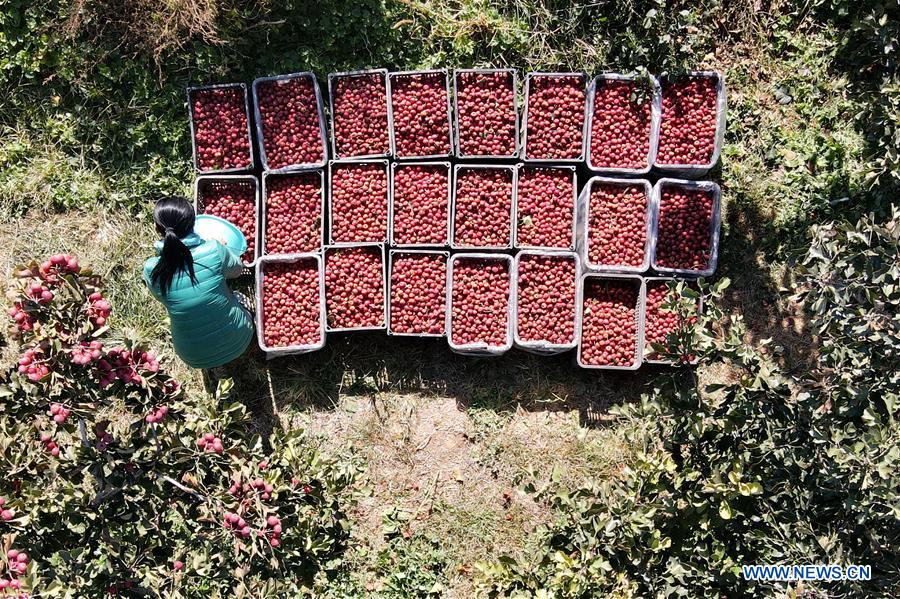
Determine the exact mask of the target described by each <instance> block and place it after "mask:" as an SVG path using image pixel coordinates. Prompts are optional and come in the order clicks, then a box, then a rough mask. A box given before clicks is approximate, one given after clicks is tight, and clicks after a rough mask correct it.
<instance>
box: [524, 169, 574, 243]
mask: <svg viewBox="0 0 900 599" xmlns="http://www.w3.org/2000/svg"><path fill="white" fill-rule="evenodd" d="M516 185H517V191H516V246H518V247H538V248H548V249H551V248H552V249H572V248H573V247H574V244H575V240H574V233H575V172H574V170H572V169H571V168H560V167H534V166H526V167H522V168H520V169H519V177H518V181H517V184H516Z"/></svg>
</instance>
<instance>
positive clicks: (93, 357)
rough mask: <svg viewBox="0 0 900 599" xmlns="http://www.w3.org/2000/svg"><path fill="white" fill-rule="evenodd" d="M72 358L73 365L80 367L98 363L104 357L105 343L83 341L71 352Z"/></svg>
mask: <svg viewBox="0 0 900 599" xmlns="http://www.w3.org/2000/svg"><path fill="white" fill-rule="evenodd" d="M69 355H70V358H71V360H72V363H73V364H77V365H79V366H87V365H88V364H90V363H91V362H96V361H98V360H99V359H100V358H101V357H102V356H103V342H102V341H97V340H96V339H95V340H93V341H81V342H79V343H78V345H76V346H74V347H73V348H72V350H71V351H70V354H69Z"/></svg>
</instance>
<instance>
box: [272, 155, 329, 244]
mask: <svg viewBox="0 0 900 599" xmlns="http://www.w3.org/2000/svg"><path fill="white" fill-rule="evenodd" d="M265 187H266V197H265V202H266V223H265V232H266V233H265V250H264V251H265V253H266V254H294V253H300V252H315V251H318V250H319V249H321V248H322V214H323V213H324V211H323V209H322V203H323V201H324V200H323V197H322V180H321V176H320V175H319V174H318V173H299V174H296V175H269V176H267V177H266V186H265Z"/></svg>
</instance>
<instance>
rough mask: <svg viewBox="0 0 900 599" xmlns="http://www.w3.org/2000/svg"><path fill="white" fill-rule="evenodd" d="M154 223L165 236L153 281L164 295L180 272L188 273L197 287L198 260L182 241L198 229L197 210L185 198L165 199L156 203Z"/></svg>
mask: <svg viewBox="0 0 900 599" xmlns="http://www.w3.org/2000/svg"><path fill="white" fill-rule="evenodd" d="M153 220H154V222H155V223H156V229H157V231H159V233H160V234H161V235H163V236H164V237H163V247H162V251H161V252H160V254H159V261H158V262H157V263H156V266H154V267H153V270H152V271H151V272H150V281H151V282H152V283H153V285H155V286H157V287H158V288H159V291H160V293H161V294H162V295H166V293H167V292H168V291H169V289H171V288H172V281H173V280H174V279H175V276H176V275H177V274H178V273H180V272H187V273H188V277H190V280H191V283H192V284H194V285H196V284H197V277H196V275H195V274H194V257H193V256H192V255H191V250H190V249H189V248H188V247H187V246H186V245H184V242H183V241H181V239H182V238H183V237H186V236H187V235H189V234H190V233H191V232H192V231H193V230H194V208H193V207H192V206H191V204H190V202H188V201H187V200H186V199H185V198H179V197H174V196H172V197H165V198H162V199H161V200H159V201H158V202H157V203H156V207H155V208H154V210H153Z"/></svg>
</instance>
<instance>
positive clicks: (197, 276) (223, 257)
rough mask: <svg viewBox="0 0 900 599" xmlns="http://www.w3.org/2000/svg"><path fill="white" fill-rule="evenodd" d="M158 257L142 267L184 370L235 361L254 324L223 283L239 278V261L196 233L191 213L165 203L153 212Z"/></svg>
mask: <svg viewBox="0 0 900 599" xmlns="http://www.w3.org/2000/svg"><path fill="white" fill-rule="evenodd" d="M153 221H154V222H155V223H156V232H157V233H159V235H160V236H162V237H163V239H162V240H161V241H157V242H156V245H155V247H156V252H157V254H158V255H157V257H155V258H150V259H148V260H147V262H145V263H144V280H145V281H146V282H147V285H148V286H149V287H150V291H151V292H152V293H153V296H154V297H155V298H156V299H158V300H159V301H160V302H162V304H163V305H164V306H165V307H166V310H168V312H169V320H170V321H171V325H172V341H173V342H174V344H175V352H176V353H177V354H178V356H179V357H180V358H181V359H182V360H184V362H185V363H186V364H187V365H188V366H192V367H194V368H205V369H208V368H215V367H218V366H222V365H223V364H226V363H227V362H230V361H231V360H234V359H235V358H237V357H238V356H240V355H241V354H242V353H244V350H245V349H247V346H248V345H249V344H250V341H251V340H252V338H253V319H252V317H251V315H250V312H249V311H248V310H247V309H246V308H244V307H243V306H242V305H241V303H240V301H239V300H238V296H237V295H236V294H234V293H232V292H231V290H230V289H229V288H228V285H227V283H226V282H225V280H226V279H233V278H235V277H237V276H239V275H240V274H241V270H242V268H243V265H242V264H241V259H240V257H239V256H237V255H235V254H234V253H233V252H232V251H231V250H229V249H228V248H227V247H225V246H224V245H222V244H221V243H219V242H218V241H204V240H203V239H200V237H199V236H198V235H197V234H196V233H194V208H193V207H192V206H191V204H190V202H188V201H187V200H186V199H184V198H180V197H166V198H162V199H161V200H159V201H158V202H157V203H156V207H155V208H154V210H153Z"/></svg>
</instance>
